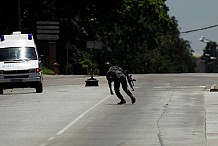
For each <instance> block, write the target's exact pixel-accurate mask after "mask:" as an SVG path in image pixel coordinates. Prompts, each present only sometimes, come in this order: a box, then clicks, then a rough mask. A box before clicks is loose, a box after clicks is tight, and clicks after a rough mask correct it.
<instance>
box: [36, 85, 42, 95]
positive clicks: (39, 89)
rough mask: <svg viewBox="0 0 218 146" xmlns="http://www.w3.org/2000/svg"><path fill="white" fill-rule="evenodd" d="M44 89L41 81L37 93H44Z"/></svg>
mask: <svg viewBox="0 0 218 146" xmlns="http://www.w3.org/2000/svg"><path fill="white" fill-rule="evenodd" d="M42 91H43V87H42V83H39V84H38V85H37V87H36V93H42Z"/></svg>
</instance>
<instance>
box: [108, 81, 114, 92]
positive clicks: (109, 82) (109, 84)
mask: <svg viewBox="0 0 218 146" xmlns="http://www.w3.org/2000/svg"><path fill="white" fill-rule="evenodd" d="M111 83H112V81H111V80H108V86H109V89H110V93H111V95H113V94H114V93H113V90H112V87H111Z"/></svg>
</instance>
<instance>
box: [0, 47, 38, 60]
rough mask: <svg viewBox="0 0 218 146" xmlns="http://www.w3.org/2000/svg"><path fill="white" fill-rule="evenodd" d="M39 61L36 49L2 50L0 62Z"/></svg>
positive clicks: (0, 50) (14, 48)
mask: <svg viewBox="0 0 218 146" xmlns="http://www.w3.org/2000/svg"><path fill="white" fill-rule="evenodd" d="M19 60H37V55H36V51H35V48H34V47H24V48H18V47H11V48H1V49H0V61H19Z"/></svg>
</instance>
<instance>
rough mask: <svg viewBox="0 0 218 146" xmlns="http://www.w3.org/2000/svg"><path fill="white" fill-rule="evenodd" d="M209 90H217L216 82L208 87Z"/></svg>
mask: <svg viewBox="0 0 218 146" xmlns="http://www.w3.org/2000/svg"><path fill="white" fill-rule="evenodd" d="M209 91H210V92H218V86H217V84H213V85H212V86H211V87H210V89H209Z"/></svg>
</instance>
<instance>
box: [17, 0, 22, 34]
mask: <svg viewBox="0 0 218 146" xmlns="http://www.w3.org/2000/svg"><path fill="white" fill-rule="evenodd" d="M17 6H18V7H17V10H18V29H19V31H21V9H20V0H18V1H17Z"/></svg>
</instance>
